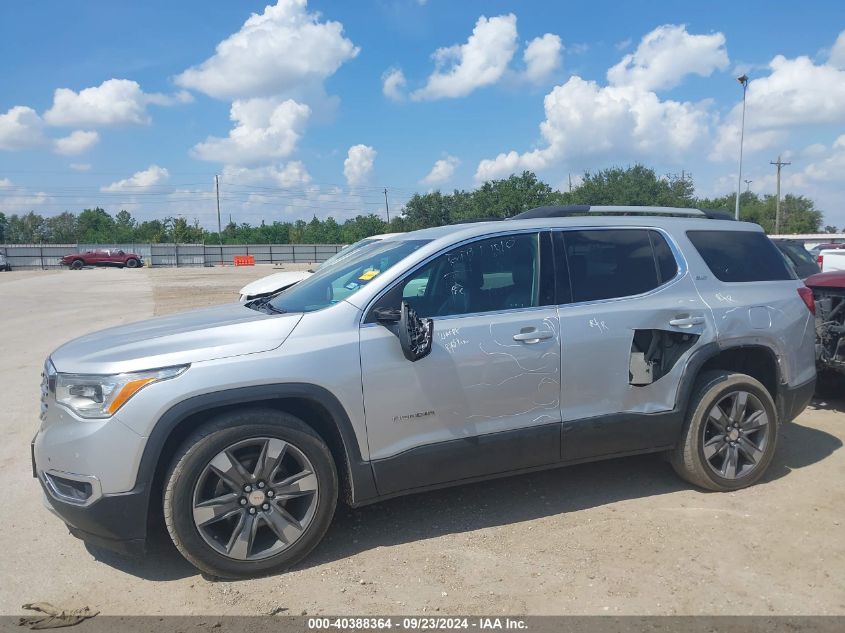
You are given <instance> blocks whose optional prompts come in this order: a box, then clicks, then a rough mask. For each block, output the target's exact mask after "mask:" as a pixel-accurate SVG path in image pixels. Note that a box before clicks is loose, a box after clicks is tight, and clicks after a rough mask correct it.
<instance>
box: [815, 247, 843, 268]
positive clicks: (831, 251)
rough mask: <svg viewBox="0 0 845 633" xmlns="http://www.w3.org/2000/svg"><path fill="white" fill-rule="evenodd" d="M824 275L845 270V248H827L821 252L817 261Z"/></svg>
mask: <svg viewBox="0 0 845 633" xmlns="http://www.w3.org/2000/svg"><path fill="white" fill-rule="evenodd" d="M816 261H818V264H819V268H821V269H822V272H823V273H828V272H830V271H832V270H845V248H826V249H824V250H822V251H819V254H818V258H817V260H816Z"/></svg>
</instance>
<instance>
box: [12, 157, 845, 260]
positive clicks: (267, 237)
mask: <svg viewBox="0 0 845 633" xmlns="http://www.w3.org/2000/svg"><path fill="white" fill-rule="evenodd" d="M734 201H735V195H734V194H732V193H731V194H726V195H724V196H722V197H719V198H712V199H708V198H699V197H696V195H695V187H694V185H693V181H692V178H691V177H690V176H689V175H688V174H683V175H681V176H678V175H672V174H670V175H666V176H658V175H657V173H656V172H655V171H654V170H653V169H650V168H648V167H645V166H643V165H634V166H632V167H627V168H622V167H612V168H609V169H604V170H601V171H598V172H587V173H585V174H584V176H583V178H582V179H581V180H580V182H578V183H577V185H575V186H574V187H572V188H571V189H570V190H568V191H559V190H556V189H554V188H552V187H551V186H550V185H549V184H547V183H545V182H543V181H541V180H539V179H538V178H537V176H536V175H535V174H533V173H532V172H530V171H525V172H523V173H522V174H519V175H516V174H514V175H512V176H510V177H509V178H504V179H501V180H491V181H488V182H485V183H484V184H483V185H481V186H480V187H478V188H477V189H474V190H472V191H466V190H460V189H456V190H454V191H453V192H452V193H443V192H441V191H432V192H429V193H417V194H414V195H413V196H412V197H411V199H410V200H408V202H407V203H406V204H405V207H404V208H403V209H402V212H401V214H400V215H399V216H397V217H394V218H391V221H390V222H389V223H388V222H386V221H385V220H384V219H383V218H382V217H380V216H379V215H377V214H374V213H369V214H362V215H359V216H357V217H355V218H351V219H348V220H346V221H344V222H342V223H341V222H338V221H336V220H335V219H334V218H332V217H328V218H326V219H325V220H320V219H319V218H317V217H316V215H315V216H314V218H313V219H312V220H311V221H310V222H306V221H305V220H297V221H295V222H278V221H275V222H272V223H270V224H267V223H265V222H264V221H262V222H261V224H260V225H258V226H253V225H251V224H248V223H242V224H236V223H234V222H230V223H229V224H228V225H227V226H226V227H225V228H224V229H223V231H222V234H221V235H219V236H218V234H217V232H211V231H207V230H205V229H204V228H203V227H201V226H200V225H199V222H198V221H196V220H195V221H194V222H193V223H192V224H191V223H189V222H188V220H187V219H186V218H185V217H184V216H182V215H178V216H175V217H168V218H165V219H163V220H144V221H139V220H137V219H135V218H134V217H132V214H131V213H129V212H128V211H126V210H123V211H120V212H118V213H117V214H115V215H114V216H112V215H110V214H109V213H107V212H106V211H105V210H103V209H101V208H99V207H97V208H94V209H85V210H83V211H82V212H80V213H79V214H74V213H71V212H69V211H66V212H64V213H62V214H60V215H56V216H52V217H43V216H41V215H39V214H37V213H35V212H34V211H30V212H29V213H26V214H22V215H18V214H12V215H10V216H8V217H7V216H6V215H5V214H4V213H2V212H0V243H8V244H26V243H30V244H31V243H54V244H61V243H92V244H114V243H118V244H126V243H147V242H153V243H155V242H167V243H173V242H177V243H183V244H185V243H192V244H198V243H207V244H217V243H219V242H222V243H224V244H349V243H352V242H356V241H358V240H360V239H363V238H365V237H368V236H370V235H375V234H378V233H387V232H404V231H412V230H415V229H422V228H427V227H431V226H441V225H444V224H450V223H455V222H460V221H462V220H469V219H478V218H506V217H510V216H513V215H516V214H517V213H520V212H522V211H526V210H528V209H532V208H534V207H539V206H546V205H566V204H586V205H634V206H639V205H652V206H671V207H699V208H706V209H723V210H726V211H731V210H732V209H733V208H734V203H735V202H734ZM775 206H776V200H775V196H772V195H763V196H759V195H757V194H756V193H753V192H745V193H743V194H742V195H741V196H740V215H741V218H742V219H743V220H747V221H750V222H756V223H757V224H759V225H760V226H762V227H763V229H764V230H766V232H768V233H772V232H773V231H774V224H775ZM822 224H823V213H822V211H820V210H818V209H816V207H815V203H814V202H813V201H812V200H811V199H809V198H807V197H805V196H797V195H792V194H786V196H785V197H784V198H783V199H782V200H781V229H780V230H781V232H782V233H818V232H822V230H824V231H825V232H828V233H835V232H836V227H834V226H824V228H823V229H822Z"/></svg>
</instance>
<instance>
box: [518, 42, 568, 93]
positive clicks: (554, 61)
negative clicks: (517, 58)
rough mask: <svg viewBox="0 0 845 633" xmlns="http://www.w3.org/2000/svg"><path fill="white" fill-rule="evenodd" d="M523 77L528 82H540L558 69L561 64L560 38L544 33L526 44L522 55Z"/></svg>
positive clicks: (561, 47) (561, 46)
mask: <svg viewBox="0 0 845 633" xmlns="http://www.w3.org/2000/svg"><path fill="white" fill-rule="evenodd" d="M522 59H523V61H524V62H525V76H526V78H527V79H528V80H529V81H532V82H535V83H537V82H541V81H543V80H545V79H546V78H548V77H549V75H551V74H552V73H553V72H555V71H556V70H557V69H558V68H560V66H561V64H562V63H563V42H561V40H560V36H558V35H555V34H554V33H546V34H545V35H543V36H542V37H536V38H534V39H533V40H531V41H530V42H529V43H528V46H526V47H525V51H524V52H523V53H522Z"/></svg>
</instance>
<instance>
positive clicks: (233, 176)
mask: <svg viewBox="0 0 845 633" xmlns="http://www.w3.org/2000/svg"><path fill="white" fill-rule="evenodd" d="M223 181H224V182H226V183H231V184H238V185H260V184H268V185H276V186H279V187H285V188H290V187H301V186H302V185H307V184H308V183H309V182H311V175H310V174H309V173H308V170H307V169H306V168H305V165H303V164H302V162H301V161H298V160H292V161H290V162H288V163H285V164H283V165H267V166H264V167H255V168H252V169H250V168H248V167H238V166H236V165H226V166H225V167H224V168H223Z"/></svg>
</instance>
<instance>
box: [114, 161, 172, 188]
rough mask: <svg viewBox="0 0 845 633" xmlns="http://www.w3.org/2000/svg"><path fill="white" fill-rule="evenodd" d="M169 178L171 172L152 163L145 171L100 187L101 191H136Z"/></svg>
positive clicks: (153, 185)
mask: <svg viewBox="0 0 845 633" xmlns="http://www.w3.org/2000/svg"><path fill="white" fill-rule="evenodd" d="M168 178H170V174H169V173H168V171H167V170H166V169H165V168H164V167H159V166H158V165H150V166H149V167H147V168H146V169H145V170H143V171H138V172H135V173H134V174H132V175H131V176H130V177H129V178H125V179H123V180H118V181H117V182H113V183H111V184H110V185H106V186H105V187H100V191H126V192H129V193H136V192H138V191H143V190H145V189H149V188H151V187H155V186H156V185H160V184H162V183H164V182H167V179H168Z"/></svg>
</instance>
